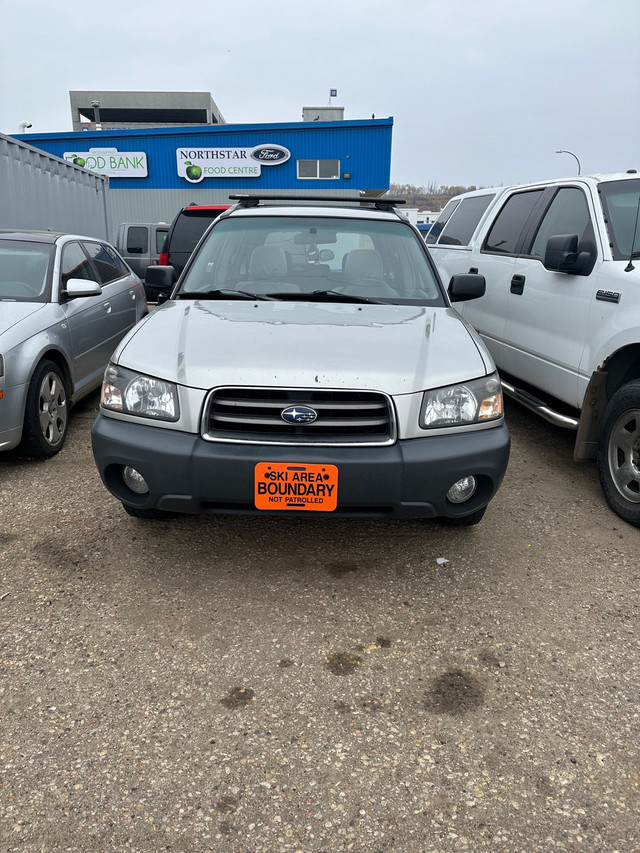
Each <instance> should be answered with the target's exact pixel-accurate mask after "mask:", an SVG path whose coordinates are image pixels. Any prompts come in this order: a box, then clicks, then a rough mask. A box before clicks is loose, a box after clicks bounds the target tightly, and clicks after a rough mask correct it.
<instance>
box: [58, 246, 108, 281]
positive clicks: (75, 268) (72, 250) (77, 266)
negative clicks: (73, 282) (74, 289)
mask: <svg viewBox="0 0 640 853" xmlns="http://www.w3.org/2000/svg"><path fill="white" fill-rule="evenodd" d="M60 273H61V275H60V278H61V284H62V288H63V289H64V288H65V287H66V286H67V282H68V281H69V279H70V278H83V279H86V280H88V281H98V278H97V277H96V274H95V271H94V269H93V267H92V266H91V264H90V262H89V259H88V258H87V256H86V255H85V253H84V252H83V251H82V246H81V245H80V243H67V245H66V246H65V247H64V249H63V250H62V261H61V264H60ZM98 283H99V282H98Z"/></svg>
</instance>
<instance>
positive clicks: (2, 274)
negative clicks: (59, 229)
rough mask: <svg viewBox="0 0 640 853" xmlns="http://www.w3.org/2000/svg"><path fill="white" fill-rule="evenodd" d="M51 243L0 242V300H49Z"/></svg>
mask: <svg viewBox="0 0 640 853" xmlns="http://www.w3.org/2000/svg"><path fill="white" fill-rule="evenodd" d="M52 257H53V246H48V245H43V244H38V243H32V242H27V241H21V240H2V241H1V242H0V300H3V301H11V302H47V301H48V300H49V290H50V283H49V282H50V276H49V270H50V266H51V258H52Z"/></svg>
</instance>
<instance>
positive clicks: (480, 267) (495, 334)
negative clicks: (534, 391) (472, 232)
mask: <svg viewBox="0 0 640 853" xmlns="http://www.w3.org/2000/svg"><path fill="white" fill-rule="evenodd" d="M543 193H544V187H540V188H536V189H533V190H528V191H526V192H518V193H514V194H512V195H510V196H508V197H507V199H506V201H505V203H504V204H503V205H502V206H501V208H500V209H499V212H498V214H497V216H495V217H494V218H493V219H492V220H491V224H490V226H489V230H488V232H487V231H486V232H485V234H484V235H480V236H479V239H480V240H481V241H482V246H481V251H480V252H474V257H475V264H473V265H471V266H470V267H469V268H468V269H467V270H465V272H478V273H480V274H481V275H483V276H484V277H485V280H486V283H487V287H486V291H485V294H484V296H482V297H480V298H479V299H473V300H470V301H469V302H463V303H462V304H461V305H460V306H458V305H456V309H457V310H458V311H460V313H461V314H462V315H463V317H465V319H467V320H468V321H469V322H470V323H471V324H472V325H473V327H474V328H475V329H476V330H477V331H478V332H479V334H480V335H481V337H482V338H483V340H484V342H485V343H486V345H487V347H488V349H489V351H490V352H491V355H492V356H493V359H494V361H495V362H496V365H497V367H498V368H501V369H502V370H504V371H507V372H509V373H511V372H513V358H512V353H511V352H510V351H509V349H508V347H505V342H506V334H505V328H506V322H507V310H508V303H509V293H510V289H511V287H512V282H513V278H514V276H515V275H517V269H516V258H517V255H518V252H519V249H520V246H521V244H522V239H523V235H524V234H525V233H526V229H527V226H528V223H529V222H530V220H531V218H532V216H533V215H534V211H535V210H536V208H537V206H538V204H539V203H540V199H541V197H542V195H543Z"/></svg>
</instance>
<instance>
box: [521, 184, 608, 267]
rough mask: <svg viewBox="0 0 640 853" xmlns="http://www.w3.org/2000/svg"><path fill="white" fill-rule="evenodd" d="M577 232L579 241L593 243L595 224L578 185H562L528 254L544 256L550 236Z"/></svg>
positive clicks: (538, 256) (541, 257) (537, 256)
mask: <svg viewBox="0 0 640 853" xmlns="http://www.w3.org/2000/svg"><path fill="white" fill-rule="evenodd" d="M559 234H577V235H578V243H579V244H581V243H582V244H583V243H584V242H585V241H587V240H589V239H590V241H591V242H592V243H593V226H592V224H591V217H590V216H589V208H588V206H587V200H586V198H585V196H584V193H583V192H582V190H580V189H578V188H577V187H561V188H560V189H559V190H558V192H557V193H556V194H555V196H554V198H553V201H552V202H551V204H550V205H549V209H548V210H547V212H546V213H545V215H544V218H543V219H542V222H541V223H540V227H539V228H538V231H537V233H536V235H535V238H534V240H533V245H532V246H531V249H530V250H529V252H528V254H530V255H533V256H534V257H536V258H540V259H541V260H542V259H543V258H544V254H545V250H546V247H547V241H548V239H549V237H553V236H557V235H559Z"/></svg>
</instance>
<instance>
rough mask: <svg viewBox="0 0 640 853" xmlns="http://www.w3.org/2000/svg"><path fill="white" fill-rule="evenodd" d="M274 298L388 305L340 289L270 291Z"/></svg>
mask: <svg viewBox="0 0 640 853" xmlns="http://www.w3.org/2000/svg"><path fill="white" fill-rule="evenodd" d="M268 295H269V296H271V297H273V298H274V299H282V300H283V301H285V300H286V301H291V302H354V303H358V304H363V303H364V304H370V305H388V303H387V302H383V301H382V300H381V299H371V298H370V297H368V296H355V295H353V294H352V293H340V291H339V290H312V291H311V293H269V294H268Z"/></svg>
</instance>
